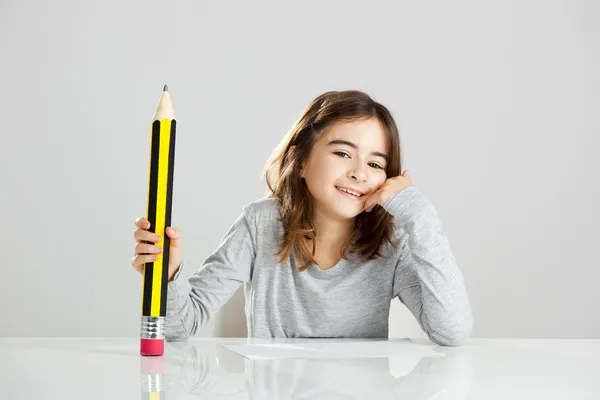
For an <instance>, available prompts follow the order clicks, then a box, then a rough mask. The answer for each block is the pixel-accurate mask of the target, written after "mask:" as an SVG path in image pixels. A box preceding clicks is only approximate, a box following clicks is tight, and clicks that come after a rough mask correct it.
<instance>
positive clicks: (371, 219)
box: [265, 90, 402, 271]
mask: <svg viewBox="0 0 600 400" xmlns="http://www.w3.org/2000/svg"><path fill="white" fill-rule="evenodd" d="M373 117H374V118H377V120H378V121H379V122H380V123H381V126H382V128H383V130H384V132H385V134H386V136H387V138H388V146H389V154H388V156H389V162H388V163H387V167H386V175H387V178H390V177H393V176H398V175H400V171H401V170H402V168H401V155H400V137H399V134H398V128H397V126H396V122H395V121H394V119H393V117H392V115H391V113H390V111H389V110H388V109H387V108H386V107H385V106H383V105H382V104H380V103H377V102H375V101H374V100H373V99H372V98H371V97H369V96H368V95H367V94H366V93H363V92H361V91H358V90H346V91H329V92H325V93H323V94H321V95H320V96H318V97H316V98H315V99H314V100H313V101H312V102H311V103H310V104H309V105H308V106H307V107H306V108H305V109H304V111H303V112H302V114H301V115H300V117H299V118H298V120H297V121H296V122H295V123H294V125H293V127H292V129H291V130H290V131H289V132H288V133H287V134H286V135H285V137H284V138H283V140H282V141H281V143H280V144H279V145H278V146H277V148H276V149H275V151H274V152H273V155H272V156H271V158H270V159H269V161H268V162H267V165H266V167H265V177H266V181H267V186H268V187H269V190H268V192H267V198H276V199H278V200H280V202H281V220H282V221H283V222H284V226H285V234H284V235H283V237H282V242H281V248H280V251H279V252H278V253H277V255H278V256H280V262H283V261H284V260H286V259H287V258H288V257H289V256H290V255H291V254H292V252H293V251H295V252H296V259H297V261H298V264H299V265H300V267H299V269H298V270H299V271H303V270H305V269H306V268H307V267H308V264H309V263H311V262H314V258H313V255H314V252H315V247H314V245H315V242H314V241H313V246H312V247H313V248H312V250H310V249H309V248H308V245H307V243H306V240H303V239H313V238H314V237H315V235H316V232H315V229H314V226H313V225H312V222H311V212H312V205H311V201H310V196H309V192H308V188H307V186H306V184H305V182H304V180H303V179H301V177H300V168H301V166H302V164H303V163H304V162H305V161H306V160H307V159H308V156H309V154H310V151H311V150H312V147H313V145H314V143H315V142H316V140H317V138H318V137H319V136H320V135H322V134H323V133H324V132H325V131H327V129H329V128H330V127H331V126H332V125H333V124H334V123H336V122H338V121H352V120H357V119H369V118H373ZM292 146H295V147H292ZM393 239H394V225H393V218H392V216H391V215H390V214H389V213H388V212H387V211H385V210H384V209H383V208H382V207H379V206H376V207H375V208H373V210H372V211H371V212H370V213H368V212H363V213H361V214H359V215H358V216H357V217H356V224H355V227H354V230H353V232H352V234H351V235H350V238H349V240H348V242H347V243H346V245H345V246H344V248H343V250H342V254H341V256H342V257H344V256H345V254H346V251H349V252H352V253H358V254H359V255H360V256H361V258H362V259H363V260H365V259H374V258H378V257H381V255H382V254H381V245H382V244H383V243H384V242H385V241H387V242H389V243H392V244H393Z"/></svg>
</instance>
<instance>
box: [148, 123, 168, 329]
mask: <svg viewBox="0 0 600 400" xmlns="http://www.w3.org/2000/svg"><path fill="white" fill-rule="evenodd" d="M170 143H171V120H169V119H167V118H163V119H162V120H161V121H160V146H159V152H160V153H159V155H158V182H157V184H158V187H157V190H156V196H157V199H156V224H155V232H156V234H157V235H159V236H160V245H161V247H162V245H163V244H164V242H165V240H164V232H165V217H166V212H167V183H168V182H167V181H168V179H169V145H170ZM163 250H164V249H163ZM163 254H164V251H163V253H158V254H157V257H156V260H155V261H154V274H153V276H152V304H151V306H150V315H151V316H153V317H158V316H160V292H161V283H162V264H163Z"/></svg>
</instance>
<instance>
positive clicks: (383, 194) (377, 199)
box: [364, 170, 412, 212]
mask: <svg viewBox="0 0 600 400" xmlns="http://www.w3.org/2000/svg"><path fill="white" fill-rule="evenodd" d="M409 186H412V181H411V180H410V173H409V172H408V170H406V171H404V173H403V174H402V175H400V176H394V177H392V178H389V179H387V180H386V181H385V182H384V183H383V185H381V187H380V188H379V190H377V191H376V192H375V193H373V194H372V195H370V196H369V197H368V198H367V201H365V207H364V211H366V212H371V210H373V208H374V207H375V206H376V205H377V204H379V205H380V206H383V205H384V204H385V202H386V201H387V199H389V198H390V197H391V196H392V195H394V194H396V193H398V192H399V191H401V190H404V189H406V188H407V187H409Z"/></svg>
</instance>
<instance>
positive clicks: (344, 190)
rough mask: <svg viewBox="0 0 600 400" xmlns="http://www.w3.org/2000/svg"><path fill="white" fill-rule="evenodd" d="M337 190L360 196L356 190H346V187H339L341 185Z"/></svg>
mask: <svg viewBox="0 0 600 400" xmlns="http://www.w3.org/2000/svg"><path fill="white" fill-rule="evenodd" d="M336 187H337V186H336ZM338 190H341V191H342V192H346V193H349V194H352V195H354V196H356V197H360V196H362V195H361V194H360V193H356V192H353V191H351V190H347V189H344V188H341V187H338Z"/></svg>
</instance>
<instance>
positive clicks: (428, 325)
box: [383, 186, 473, 346]
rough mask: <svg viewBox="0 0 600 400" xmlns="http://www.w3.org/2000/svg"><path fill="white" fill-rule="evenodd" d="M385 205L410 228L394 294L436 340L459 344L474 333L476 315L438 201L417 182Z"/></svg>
mask: <svg viewBox="0 0 600 400" xmlns="http://www.w3.org/2000/svg"><path fill="white" fill-rule="evenodd" d="M383 207H384V209H385V210H386V211H388V212H389V213H390V214H392V215H393V216H394V220H395V223H396V226H397V227H400V228H401V229H402V231H404V232H403V233H402V234H401V235H400V242H399V245H398V253H397V262H396V269H395V273H394V284H393V296H394V297H398V299H399V300H400V301H401V302H402V303H403V304H404V305H406V307H407V308H408V309H409V310H410V312H411V313H412V314H413V315H414V316H415V318H416V319H417V321H418V322H419V325H420V326H421V328H422V329H423V331H424V332H425V333H426V334H427V336H428V337H429V339H430V340H431V341H433V342H435V343H437V344H439V345H444V346H457V345H459V344H460V343H461V342H462V341H463V340H464V339H466V338H468V337H469V336H470V335H471V332H472V329H473V315H472V311H471V305H470V303H469V299H468V296H467V291H466V288H465V285H464V281H463V276H462V273H461V271H460V270H459V268H458V266H457V265H456V260H455V258H454V254H453V253H452V250H451V249H450V243H449V242H448V239H447V237H446V235H445V234H444V232H443V230H442V224H441V221H440V219H439V218H438V215H437V212H436V210H435V208H434V206H433V205H432V204H431V203H430V202H429V201H428V200H427V199H426V198H425V197H424V196H423V195H422V193H421V192H420V190H419V189H418V188H417V187H416V186H409V187H407V188H405V189H403V190H401V191H400V192H398V193H396V194H395V195H393V196H391V197H390V198H389V199H388V200H387V201H386V202H385V203H384V206H383Z"/></svg>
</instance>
